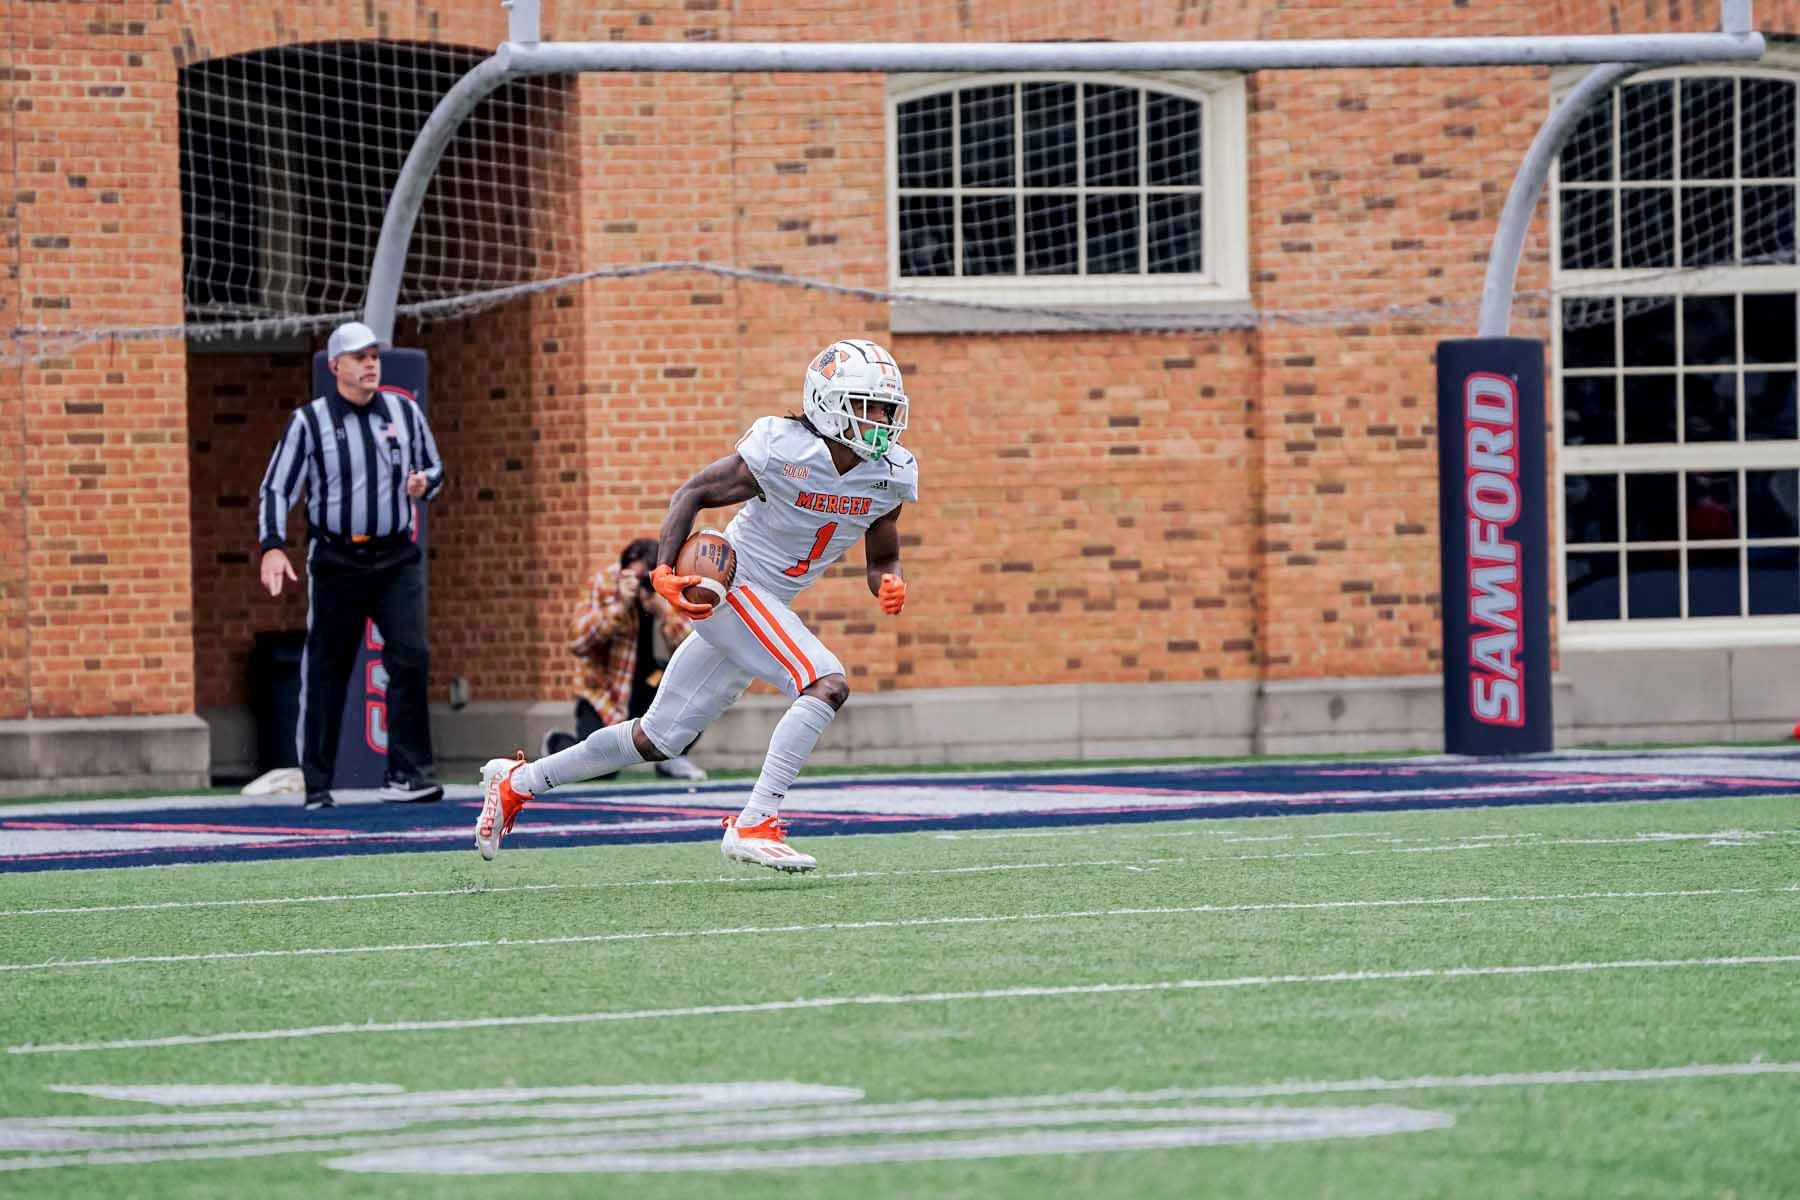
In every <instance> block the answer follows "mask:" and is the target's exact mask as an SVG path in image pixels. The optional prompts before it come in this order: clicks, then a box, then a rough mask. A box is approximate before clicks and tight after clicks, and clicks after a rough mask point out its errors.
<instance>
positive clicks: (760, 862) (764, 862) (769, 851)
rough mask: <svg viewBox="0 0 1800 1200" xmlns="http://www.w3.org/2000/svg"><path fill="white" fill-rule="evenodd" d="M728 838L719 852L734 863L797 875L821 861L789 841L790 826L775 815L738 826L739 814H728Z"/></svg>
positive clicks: (726, 822)
mask: <svg viewBox="0 0 1800 1200" xmlns="http://www.w3.org/2000/svg"><path fill="white" fill-rule="evenodd" d="M724 825H725V840H724V842H723V843H722V844H721V845H720V846H719V852H720V853H721V854H723V855H724V856H725V857H726V858H727V859H730V860H732V861H734V862H743V863H751V864H754V865H755V866H759V867H768V868H770V869H771V870H775V871H786V872H788V873H789V874H793V875H798V874H799V873H800V872H802V871H811V870H814V869H815V868H817V867H818V865H819V860H818V859H816V858H814V857H813V856H812V855H810V854H802V853H800V852H799V851H798V850H796V849H794V848H793V847H792V846H790V845H788V844H787V836H786V835H787V828H786V827H785V826H784V825H782V823H781V822H780V821H777V820H776V819H775V818H774V817H768V818H765V819H764V820H761V821H758V822H757V823H756V824H754V825H746V826H744V827H743V828H741V829H740V828H739V827H738V823H737V818H736V817H726V818H725V821H724Z"/></svg>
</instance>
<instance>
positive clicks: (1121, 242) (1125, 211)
mask: <svg viewBox="0 0 1800 1200" xmlns="http://www.w3.org/2000/svg"><path fill="white" fill-rule="evenodd" d="M888 146H889V163H890V169H889V179H890V189H889V195H890V205H889V234H890V237H889V265H890V274H891V277H892V286H893V288H894V290H895V291H896V292H898V293H899V294H901V295H902V296H904V297H907V298H909V299H916V300H918V301H922V302H927V306H926V307H925V308H922V309H921V308H919V307H918V306H915V311H927V312H928V311H930V310H929V307H928V302H930V301H934V300H935V301H943V300H949V301H958V300H960V301H966V302H971V303H972V304H976V305H994V306H1003V307H1010V308H1014V309H1020V310H1024V311H1023V313H1017V312H1015V313H1014V314H1012V315H1013V317H1014V320H1015V321H1016V320H1018V319H1019V318H1021V317H1023V318H1024V319H1025V321H1026V324H1027V326H1029V324H1030V321H1029V315H1030V312H1031V310H1033V309H1038V310H1048V309H1056V308H1080V309H1086V308H1094V309H1102V310H1108V311H1111V312H1114V313H1128V312H1129V311H1131V310H1132V309H1133V308H1134V307H1135V308H1139V309H1143V310H1146V311H1148V310H1152V309H1154V310H1156V311H1158V312H1160V313H1163V314H1168V313H1171V312H1179V311H1182V310H1183V309H1188V310H1190V311H1200V310H1203V309H1204V308H1205V307H1207V306H1218V305H1221V304H1235V305H1238V306H1240V307H1247V304H1248V297H1249V286H1248V268H1247V256H1246V254H1245V240H1246V238H1245V230H1244V225H1245V200H1244V196H1245V187H1246V183H1245V174H1246V172H1245V155H1244V89H1243V79H1242V77H1240V76H1212V75H1197V74H1185V73H1184V74H1178V75H1156V76H1135V75H1069V76H1052V75H1037V74H1030V75H986V74H984V75H970V76H950V77H945V76H930V77H914V76H897V77H895V78H894V80H893V81H892V82H891V83H890V88H889V97H888ZM902 307H904V306H896V308H897V313H896V321H897V323H898V324H897V327H905V325H906V319H905V317H904V316H903V315H902V314H901V313H899V311H898V310H899V309H900V308H902ZM974 312H975V310H972V309H966V310H963V315H962V316H961V317H959V316H958V315H957V310H956V309H955V308H953V307H947V308H942V309H940V310H939V311H938V316H937V320H938V321H939V322H943V323H945V324H947V325H949V326H951V327H954V326H955V325H957V324H958V323H959V322H966V323H967V327H971V328H973V327H992V325H989V324H984V323H983V322H982V320H981V319H980V318H978V317H977V316H976V315H974ZM988 319H989V320H992V319H993V318H992V315H991V314H990V315H989V317H988Z"/></svg>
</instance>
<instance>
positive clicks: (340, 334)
mask: <svg viewBox="0 0 1800 1200" xmlns="http://www.w3.org/2000/svg"><path fill="white" fill-rule="evenodd" d="M370 346H380V347H381V348H382V349H383V350H385V349H387V348H388V344H387V343H386V342H384V341H382V340H381V339H380V338H378V337H376V336H375V331H374V330H373V329H370V328H369V327H368V326H367V325H364V324H363V323H362V322H361V321H346V322H344V324H342V325H339V326H338V327H337V328H336V329H334V330H332V331H331V340H330V341H329V342H327V343H326V345H325V357H326V358H327V359H332V358H336V357H337V356H338V355H340V354H355V353H356V352H357V351H358V350H366V349H368V348H369V347H370Z"/></svg>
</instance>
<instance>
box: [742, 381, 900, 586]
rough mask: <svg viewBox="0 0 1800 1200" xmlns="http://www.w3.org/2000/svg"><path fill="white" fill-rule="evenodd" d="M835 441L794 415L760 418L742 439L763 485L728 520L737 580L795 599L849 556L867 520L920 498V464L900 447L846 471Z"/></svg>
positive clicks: (745, 453) (871, 521)
mask: <svg viewBox="0 0 1800 1200" xmlns="http://www.w3.org/2000/svg"><path fill="white" fill-rule="evenodd" d="M830 445H831V444H830V443H829V442H827V441H826V440H825V439H824V438H822V437H820V436H819V435H818V434H816V433H814V432H813V431H812V430H811V429H809V428H807V427H806V426H805V425H803V424H801V423H800V422H799V421H796V420H794V419H792V418H790V417H763V418H762V419H761V420H759V421H757V422H756V424H754V425H752V426H751V427H750V431H749V432H748V433H746V434H744V436H743V437H741V438H739V439H738V444H737V452H738V457H740V458H742V459H743V460H744V462H745V463H746V464H748V465H749V467H750V473H751V474H752V475H754V476H756V482H757V485H758V486H759V487H761V488H762V496H761V498H759V499H755V500H750V501H748V502H746V503H745V505H744V507H743V508H742V509H740V510H739V511H738V514H737V516H735V517H733V518H732V519H731V524H730V525H729V526H727V527H726V529H725V536H726V537H727V538H728V539H730V541H731V545H732V547H733V548H734V549H736V550H737V556H738V564H737V577H736V578H737V581H739V582H748V583H753V584H756V585H757V586H758V587H759V588H765V589H767V590H768V591H770V592H773V593H774V594H775V595H777V596H779V597H781V599H782V602H783V603H789V602H792V600H793V599H794V597H795V596H797V595H799V594H800V592H801V591H802V590H803V589H805V588H806V586H807V585H808V584H810V583H812V582H813V581H814V580H816V579H818V578H819V576H820V575H822V574H824V572H825V569H826V568H827V567H829V566H830V565H831V564H832V563H834V562H836V561H837V560H838V559H840V558H842V557H843V556H844V552H845V551H847V550H849V549H850V547H851V546H853V545H855V544H856V543H857V542H858V541H859V540H861V538H862V536H863V535H864V534H866V533H867V532H868V531H869V526H871V525H873V524H874V523H875V522H877V521H879V520H880V519H881V518H882V517H885V516H886V515H887V514H888V513H890V512H892V511H894V510H895V509H896V508H899V507H900V506H901V505H902V504H907V503H910V502H912V501H914V500H917V499H918V498H919V463H918V460H917V459H915V458H914V457H913V456H912V455H911V453H909V452H908V451H907V450H906V449H905V448H904V447H901V446H895V447H893V448H892V449H890V450H889V451H888V453H887V457H886V458H885V459H883V460H882V461H880V462H866V461H859V462H858V463H857V464H856V465H855V466H854V467H852V468H851V469H850V470H849V471H847V472H845V473H844V474H842V475H839V474H838V470H837V466H836V465H835V464H834V463H833V462H832V461H831V449H830Z"/></svg>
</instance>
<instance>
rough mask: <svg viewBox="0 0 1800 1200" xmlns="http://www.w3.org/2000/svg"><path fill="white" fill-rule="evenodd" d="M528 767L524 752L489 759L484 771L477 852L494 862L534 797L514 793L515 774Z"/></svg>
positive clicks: (476, 825)
mask: <svg viewBox="0 0 1800 1200" xmlns="http://www.w3.org/2000/svg"><path fill="white" fill-rule="evenodd" d="M524 765H525V752H524V751H523V750H521V751H519V753H518V756H517V757H516V758H490V759H488V760H487V764H486V765H485V766H483V767H482V768H481V793H482V795H481V815H480V816H479V817H477V818H475V849H477V850H479V851H481V857H483V858H485V859H488V860H490V861H492V859H493V857H494V855H496V854H498V853H500V839H501V838H503V837H505V836H506V835H507V834H509V833H511V832H512V827H513V822H514V821H515V820H517V819H518V816H519V810H520V809H521V808H524V807H525V802H526V801H527V800H529V799H531V797H530V796H529V795H528V794H526V793H524V792H517V791H514V790H513V785H512V777H513V772H514V771H517V770H518V769H519V768H520V767H522V766H524Z"/></svg>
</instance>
